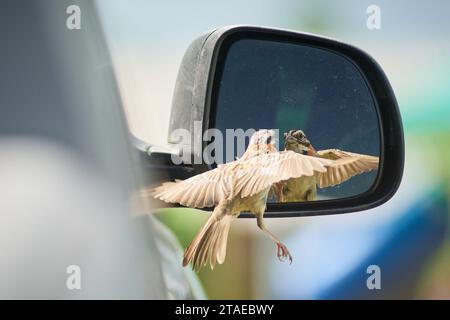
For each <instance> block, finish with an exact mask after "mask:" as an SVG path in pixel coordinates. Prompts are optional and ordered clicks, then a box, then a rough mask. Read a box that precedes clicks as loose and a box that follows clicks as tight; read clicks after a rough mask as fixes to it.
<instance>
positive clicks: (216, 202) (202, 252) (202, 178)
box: [152, 129, 332, 271]
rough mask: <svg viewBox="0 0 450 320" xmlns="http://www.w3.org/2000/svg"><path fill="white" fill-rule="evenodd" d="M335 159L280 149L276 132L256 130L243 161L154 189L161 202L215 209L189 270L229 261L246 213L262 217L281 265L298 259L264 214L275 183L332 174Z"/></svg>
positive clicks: (192, 251)
mask: <svg viewBox="0 0 450 320" xmlns="http://www.w3.org/2000/svg"><path fill="white" fill-rule="evenodd" d="M331 164H332V161H331V160H328V159H322V158H318V157H312V156H309V155H304V154H299V153H296V152H294V151H290V150H286V151H282V152H280V151H279V150H277V148H276V147H275V131H274V130H271V129H261V130H258V131H257V132H255V133H254V134H253V135H252V137H251V139H250V142H249V145H248V147H247V149H246V150H245V152H244V154H243V155H242V157H241V158H239V159H237V160H235V161H232V162H229V163H225V164H219V165H218V166H217V167H216V168H215V169H212V170H209V171H207V172H204V173H201V174H198V175H195V176H193V177H191V178H188V179H186V180H181V181H170V182H165V183H163V184H162V185H160V186H158V187H156V188H153V189H152V195H153V197H155V198H156V199H160V200H163V201H165V202H168V203H178V204H181V205H184V206H187V207H192V208H205V207H214V210H213V212H212V214H211V215H210V216H209V218H208V219H207V221H206V223H205V224H204V225H203V226H202V227H201V229H200V231H199V232H198V233H197V235H196V236H195V237H194V239H193V240H192V242H191V243H190V244H189V246H188V247H187V248H186V250H185V253H184V257H183V266H187V265H188V264H189V263H192V268H193V269H194V270H196V271H198V270H199V269H200V268H202V267H204V266H206V265H207V264H208V263H209V264H210V267H211V269H214V266H215V265H216V263H218V264H222V263H223V262H224V261H225V257H226V247H227V239H228V232H229V230H230V225H231V222H232V221H233V220H234V219H235V218H237V217H238V216H239V214H240V213H241V212H243V211H245V212H251V213H253V214H255V216H256V222H257V226H258V227H259V228H260V229H261V230H262V231H263V232H264V233H265V234H267V235H268V236H269V238H270V239H271V240H272V241H273V242H274V243H275V244H276V247H277V257H278V259H280V260H281V261H285V260H287V259H289V262H290V263H292V256H291V254H290V252H289V250H288V249H287V247H286V245H284V244H283V243H282V242H281V240H280V239H278V237H277V236H275V235H274V234H273V233H272V232H271V231H269V230H268V229H267V227H266V226H265V223H264V219H263V216H264V212H265V210H266V202H267V197H268V193H269V190H270V188H271V186H272V185H273V184H274V183H277V182H279V181H284V180H288V179H291V178H299V177H302V176H313V175H317V174H319V173H326V170H327V169H326V167H327V166H329V165H331Z"/></svg>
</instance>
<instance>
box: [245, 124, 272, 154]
mask: <svg viewBox="0 0 450 320" xmlns="http://www.w3.org/2000/svg"><path fill="white" fill-rule="evenodd" d="M275 143H276V134H275V131H274V130H269V129H261V130H258V131H256V132H255V133H254V134H253V135H252V137H251V138H250V143H249V145H248V148H247V150H246V152H245V155H244V157H245V158H246V157H249V156H255V155H259V154H263V153H270V152H275V151H277V148H276V147H275Z"/></svg>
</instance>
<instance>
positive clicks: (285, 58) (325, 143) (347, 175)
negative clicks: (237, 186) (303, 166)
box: [169, 26, 404, 217]
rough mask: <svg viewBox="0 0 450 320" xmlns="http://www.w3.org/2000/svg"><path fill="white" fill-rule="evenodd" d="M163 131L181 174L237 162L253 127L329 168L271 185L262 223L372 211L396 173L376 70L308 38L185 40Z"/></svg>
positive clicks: (220, 33) (389, 115)
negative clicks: (329, 164)
mask: <svg viewBox="0 0 450 320" xmlns="http://www.w3.org/2000/svg"><path fill="white" fill-rule="evenodd" d="M169 127H170V129H169V144H170V146H171V150H176V151H175V152H172V154H171V155H170V156H171V162H172V164H173V166H174V167H178V168H179V167H180V166H181V167H185V168H190V169H191V170H190V171H189V172H190V173H189V175H194V174H197V173H201V172H204V171H207V170H210V169H212V168H214V167H215V166H216V165H218V164H220V163H223V162H229V161H233V160H235V159H236V157H237V158H239V157H240V156H242V153H243V151H244V150H245V147H246V146H247V145H248V142H249V139H250V136H251V133H253V132H255V131H256V130H258V129H262V128H265V129H273V130H276V132H277V134H278V137H279V139H278V148H279V150H284V149H288V150H292V151H294V152H297V153H302V154H305V155H309V156H315V157H320V158H325V159H329V160H332V161H338V164H339V166H340V167H339V168H338V167H336V169H335V170H334V171H333V172H329V173H326V174H325V173H324V174H323V175H321V176H320V177H313V178H311V179H309V180H308V181H306V180H307V179H303V180H301V179H300V180H298V181H290V182H289V183H290V184H289V185H288V186H286V185H285V186H283V187H281V189H280V188H279V189H277V186H274V188H273V190H272V191H273V192H272V196H271V197H270V199H269V202H268V204H267V210H266V216H268V217H269V216H272V217H285V216H308V215H319V214H320V215H322V214H336V213H344V212H352V211H359V210H365V209H368V208H372V207H375V206H378V205H380V204H382V203H384V202H385V201H387V200H388V199H389V198H390V197H392V195H393V194H394V193H395V192H396V190H397V188H398V186H399V184H400V181H401V177H402V173H403V163H404V143H403V131H402V124H401V119H400V113H399V110H398V106H397V102H396V100H395V96H394V93H393V91H392V89H391V86H390V84H389V82H388V80H387V78H386V76H385V74H384V73H383V71H382V69H381V68H380V66H379V65H378V64H377V63H376V62H375V61H374V60H373V59H372V58H371V57H370V56H369V55H368V54H367V53H365V52H364V51H362V50H360V49H358V48H355V47H353V46H350V45H347V44H344V43H342V42H339V41H336V40H332V39H329V38H324V37H319V36H316V35H312V34H307V33H299V32H293V31H287V30H280V29H271V28H265V27H257V26H226V27H222V28H218V29H216V30H214V31H212V32H210V33H208V34H205V35H203V36H201V37H199V38H198V39H196V40H195V41H193V42H192V44H191V45H190V47H189V48H188V50H187V52H186V54H185V56H184V58H183V60H182V63H181V66H180V69H179V74H178V78H177V82H176V86H175V92H174V97H173V105H172V112H171V118H170V126H169ZM352 157H353V158H352ZM355 157H359V160H358V159H356V158H355ZM349 158H351V159H349ZM183 178H186V176H184V177H183ZM308 188H309V189H308ZM308 192H309V193H308ZM241 216H242V217H245V216H246V215H245V214H242V215H241Z"/></svg>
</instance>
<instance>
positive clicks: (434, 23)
mask: <svg viewBox="0 0 450 320" xmlns="http://www.w3.org/2000/svg"><path fill="white" fill-rule="evenodd" d="M97 3H98V7H99V8H100V14H101V18H102V21H103V24H104V29H105V33H106V36H107V39H108V42H109V45H110V48H111V50H112V56H113V60H114V63H115V67H116V72H117V75H118V77H119V85H120V88H121V93H122V96H123V99H124V102H125V106H126V109H127V115H128V118H129V122H130V126H131V129H132V131H133V132H134V133H135V134H136V135H137V136H139V137H141V138H143V139H144V140H146V141H149V142H152V143H158V144H162V143H165V142H166V138H167V136H166V134H167V130H168V129H167V126H168V117H169V112H170V106H171V99H172V93H173V87H174V84H175V79H176V74H177V71H178V66H179V64H180V61H181V58H182V56H183V54H184V51H185V49H186V48H187V47H188V45H189V43H190V42H191V41H192V40H193V39H195V38H196V37H197V36H199V35H201V34H202V33H204V32H206V31H208V30H211V29H213V28H216V27H218V26H222V25H227V24H257V25H265V26H271V27H280V28H289V29H294V30H298V31H305V32H313V33H320V34H323V35H326V36H330V37H334V38H337V39H338V40H342V41H345V42H348V43H350V44H353V45H356V46H359V47H361V48H362V49H364V50H366V51H367V52H369V53H370V54H371V55H372V56H373V57H374V58H375V59H376V60H377V61H378V62H379V63H380V64H381V65H382V67H383V69H384V70H385V72H386V73H387V75H388V77H389V79H390V81H391V83H392V85H393V87H394V90H395V92H396V94H397V98H398V100H399V104H400V107H401V111H402V114H403V115H404V120H405V124H406V125H409V124H413V125H414V126H416V125H419V126H424V125H425V126H426V123H429V120H430V119H431V120H432V121H433V123H434V125H433V128H435V127H436V126H439V127H446V118H448V116H449V115H450V111H449V110H450V109H449V108H445V107H444V106H445V103H443V101H447V100H448V97H449V93H448V91H447V90H446V88H447V86H446V85H447V84H448V80H449V77H450V76H449V74H450V72H449V71H450V62H448V61H449V60H448V57H449V53H450V44H449V41H444V39H448V38H450V20H449V19H447V16H446V15H447V13H448V12H450V2H448V1H433V2H432V3H431V2H428V1H414V2H411V1H378V2H376V3H375V4H377V5H379V6H380V8H381V30H376V31H372V30H368V29H367V28H366V19H367V16H368V15H367V14H366V9H367V7H368V5H370V4H374V2H372V1H356V0H351V1H326V0H320V1H268V0H263V1H245V2H242V1H236V0H230V1H189V2H183V1H158V2H157V1H146V0H135V1H133V2H132V3H130V2H126V1H122V0H98V1H97ZM432 79H433V80H432ZM435 92H438V93H439V94H438V95H436V94H435ZM430 108H433V109H434V110H436V112H435V113H431V112H429V111H430ZM424 109H426V110H427V112H425V113H423V110H424ZM155 111H156V112H157V114H158V116H157V117H155ZM437 114H438V116H437Z"/></svg>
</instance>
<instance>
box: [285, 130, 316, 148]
mask: <svg viewBox="0 0 450 320" xmlns="http://www.w3.org/2000/svg"><path fill="white" fill-rule="evenodd" d="M284 148H285V149H286V150H292V151H294V152H297V153H302V154H309V153H310V152H311V151H312V150H314V149H313V147H312V145H311V142H309V140H308V138H307V137H306V135H305V133H304V132H303V131H302V130H298V129H293V130H289V131H287V132H285V133H284Z"/></svg>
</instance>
